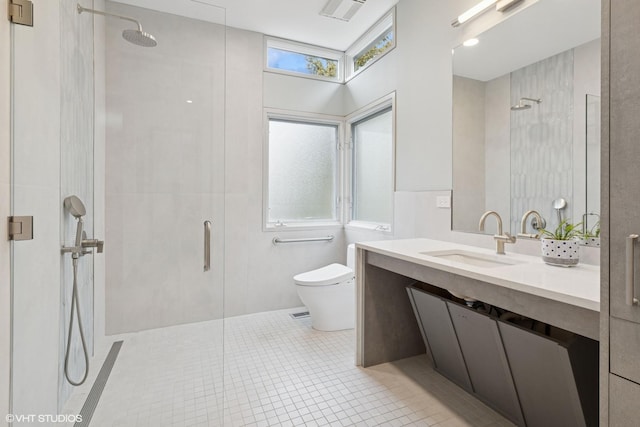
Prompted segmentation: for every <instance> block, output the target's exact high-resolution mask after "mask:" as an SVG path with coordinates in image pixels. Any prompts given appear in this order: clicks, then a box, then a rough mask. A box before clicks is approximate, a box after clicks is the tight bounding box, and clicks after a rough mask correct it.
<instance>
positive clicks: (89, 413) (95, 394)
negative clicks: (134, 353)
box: [74, 341, 122, 427]
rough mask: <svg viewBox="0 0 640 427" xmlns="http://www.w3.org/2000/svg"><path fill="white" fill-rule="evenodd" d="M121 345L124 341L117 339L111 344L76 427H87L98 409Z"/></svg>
mask: <svg viewBox="0 0 640 427" xmlns="http://www.w3.org/2000/svg"><path fill="white" fill-rule="evenodd" d="M121 347H122V341H116V342H114V343H113V344H112V345H111V349H110V350H109V354H107V358H106V359H105V361H104V363H103V364H102V368H100V372H99V373H98V376H97V377H96V380H95V382H94V383H93V386H92V387H91V391H90V392H89V395H88V396H87V400H85V402H84V405H83V406H82V409H81V410H80V415H81V416H82V421H76V423H75V424H74V427H87V426H88V425H89V423H90V422H91V418H93V413H94V411H95V410H96V406H98V402H99V401H100V396H102V391H103V390H104V387H105V386H106V385H107V380H108V379H109V375H110V374H111V369H113V365H114V364H115V363H116V359H117V357H118V353H119V352H120V348H121Z"/></svg>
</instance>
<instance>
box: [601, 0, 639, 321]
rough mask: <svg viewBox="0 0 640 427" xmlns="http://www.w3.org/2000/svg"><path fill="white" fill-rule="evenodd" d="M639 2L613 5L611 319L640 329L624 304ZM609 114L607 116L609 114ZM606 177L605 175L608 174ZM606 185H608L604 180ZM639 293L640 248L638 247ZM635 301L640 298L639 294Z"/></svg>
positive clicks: (635, 157)
mask: <svg viewBox="0 0 640 427" xmlns="http://www.w3.org/2000/svg"><path fill="white" fill-rule="evenodd" d="M638 22H640V2H638V1H635V0H611V26H610V30H611V43H610V79H609V81H610V83H609V89H610V112H609V129H610V131H609V144H610V147H609V150H610V161H609V164H610V165H611V166H610V170H609V179H610V182H609V192H610V194H609V209H610V220H609V225H610V233H609V248H610V256H609V268H610V274H609V280H610V298H611V303H610V306H611V315H612V316H614V317H618V318H620V319H626V320H629V321H632V322H636V323H640V307H639V306H638V305H629V304H627V302H626V298H625V291H626V283H625V278H626V274H625V265H626V259H625V258H626V256H625V255H626V239H627V237H628V236H629V235H631V234H640V197H638V194H640V167H638V161H639V160H640V120H638V117H640V55H637V52H640V33H639V32H638ZM605 111H606V110H605ZM605 171H606V169H605ZM605 181H606V179H605ZM635 252H636V257H635V262H634V264H635V266H636V267H635V277H636V280H635V282H636V283H635V284H634V286H635V288H636V289H638V290H640V285H637V283H638V282H640V243H636V244H635ZM635 295H636V297H637V298H640V293H639V292H638V291H636V292H635Z"/></svg>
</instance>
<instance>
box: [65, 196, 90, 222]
mask: <svg viewBox="0 0 640 427" xmlns="http://www.w3.org/2000/svg"><path fill="white" fill-rule="evenodd" d="M64 207H65V209H67V210H68V211H69V213H70V214H71V215H73V216H74V217H75V218H77V219H80V218H81V217H83V216H85V215H86V214H87V210H86V209H85V207H84V203H82V200H80V199H79V198H78V197H77V196H69V197H67V198H65V199H64Z"/></svg>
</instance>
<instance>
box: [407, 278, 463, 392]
mask: <svg viewBox="0 0 640 427" xmlns="http://www.w3.org/2000/svg"><path fill="white" fill-rule="evenodd" d="M411 294H412V296H413V301H414V307H415V309H416V317H417V318H418V319H417V320H418V322H420V323H421V324H422V329H423V331H424V334H425V337H426V339H427V343H425V344H427V345H428V346H429V350H430V351H431V356H432V357H433V362H434V364H435V368H436V371H438V372H440V373H441V374H442V375H444V376H445V377H447V378H449V379H450V380H451V381H453V382H455V383H456V384H458V385H459V386H460V387H462V388H464V389H466V390H469V391H472V388H471V381H469V376H468V374H467V367H466V365H465V363H464V358H463V357H462V352H461V351H460V346H459V345H458V338H457V337H456V331H455V329H454V328H453V323H452V322H451V317H450V316H449V310H448V309H447V304H446V303H445V302H444V300H443V299H441V298H438V297H436V296H433V295H429V294H427V293H426V292H423V291H420V290H418V289H411Z"/></svg>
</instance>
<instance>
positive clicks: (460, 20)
mask: <svg viewBox="0 0 640 427" xmlns="http://www.w3.org/2000/svg"><path fill="white" fill-rule="evenodd" d="M522 1H523V0H482V1H481V2H480V3H478V4H477V5H475V6H473V7H472V8H471V9H469V10H467V11H466V12H464V13H463V14H461V15H460V16H458V17H457V18H456V19H455V20H454V21H453V22H452V23H451V26H452V27H458V26H460V25H462V24H464V23H465V22H467V21H470V20H471V19H473V18H475V17H476V16H478V15H480V14H482V13H484V12H485V11H487V10H488V9H489V8H490V7H491V6H493V5H494V4H495V5H496V10H497V11H498V12H506V11H507V10H509V9H511V8H512V7H513V6H515V5H517V4H518V3H520V2H522Z"/></svg>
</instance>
